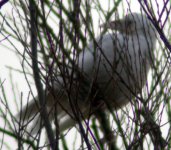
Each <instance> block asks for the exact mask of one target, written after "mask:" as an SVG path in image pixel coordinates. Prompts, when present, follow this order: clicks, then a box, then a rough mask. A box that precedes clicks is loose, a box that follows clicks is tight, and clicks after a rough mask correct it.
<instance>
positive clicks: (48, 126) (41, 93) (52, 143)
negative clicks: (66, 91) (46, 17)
mask: <svg viewBox="0 0 171 150" xmlns="http://www.w3.org/2000/svg"><path fill="white" fill-rule="evenodd" d="M29 6H30V7H29V8H30V25H31V29H30V34H31V50H32V67H33V75H34V80H35V84H36V88H37V92H38V100H39V104H40V108H41V111H40V115H41V117H42V119H43V122H44V125H45V128H46V132H47V135H48V140H49V143H50V147H51V148H52V150H55V149H56V145H55V138H54V135H53V130H52V127H51V124H50V121H49V118H48V113H47V109H46V105H45V93H44V91H43V86H42V83H41V80H40V74H39V71H40V70H39V68H38V61H37V33H36V32H37V23H36V8H35V4H34V2H33V0H29Z"/></svg>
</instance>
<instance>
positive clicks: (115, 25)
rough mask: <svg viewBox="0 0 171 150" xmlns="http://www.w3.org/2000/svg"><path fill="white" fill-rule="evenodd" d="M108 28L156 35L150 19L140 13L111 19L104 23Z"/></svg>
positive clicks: (128, 32) (127, 32)
mask: <svg viewBox="0 0 171 150" xmlns="http://www.w3.org/2000/svg"><path fill="white" fill-rule="evenodd" d="M102 27H106V28H107V29H112V30H116V31H119V32H121V33H125V34H137V33H145V32H146V34H147V35H148V34H151V35H152V36H153V34H154V35H155V30H154V28H153V26H152V24H151V22H150V21H149V19H148V18H147V17H146V16H145V15H143V14H140V13H130V14H128V15H126V16H125V17H124V18H123V19H119V20H114V21H110V22H108V23H105V24H103V25H102Z"/></svg>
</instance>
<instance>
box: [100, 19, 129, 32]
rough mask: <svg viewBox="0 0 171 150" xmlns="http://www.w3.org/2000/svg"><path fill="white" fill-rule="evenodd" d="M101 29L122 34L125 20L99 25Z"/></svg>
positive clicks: (124, 28)
mask: <svg viewBox="0 0 171 150" xmlns="http://www.w3.org/2000/svg"><path fill="white" fill-rule="evenodd" d="M100 27H102V28H106V29H111V30H117V31H120V32H124V31H125V30H126V24H125V20H122V19H120V20H115V21H109V22H108V23H104V24H102V25H100Z"/></svg>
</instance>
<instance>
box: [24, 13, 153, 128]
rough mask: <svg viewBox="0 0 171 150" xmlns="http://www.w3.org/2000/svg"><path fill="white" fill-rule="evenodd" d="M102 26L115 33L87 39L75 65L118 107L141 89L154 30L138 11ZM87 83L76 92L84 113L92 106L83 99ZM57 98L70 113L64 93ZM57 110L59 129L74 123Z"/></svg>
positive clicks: (105, 99)
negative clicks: (90, 39) (91, 39)
mask: <svg viewBox="0 0 171 150" xmlns="http://www.w3.org/2000/svg"><path fill="white" fill-rule="evenodd" d="M103 27H107V28H111V29H113V30H116V31H117V33H116V32H113V33H109V34H106V35H103V36H100V37H99V38H97V39H96V41H95V42H94V41H92V42H90V44H89V45H88V46H87V48H86V49H85V50H83V52H81V54H80V55H79V58H78V67H79V70H80V72H82V73H83V74H84V75H85V76H86V78H87V79H88V81H89V82H90V83H91V82H92V83H93V82H95V84H96V85H98V88H99V89H100V94H102V95H103V98H102V99H103V101H104V102H105V103H107V104H109V105H110V106H111V107H112V108H114V109H118V108H120V107H122V106H124V105H125V104H127V103H128V102H129V101H130V100H131V98H132V97H133V96H137V94H138V93H140V92H141V90H142V88H143V86H144V84H145V82H146V80H147V74H148V71H149V69H150V66H151V62H152V58H153V54H154V52H153V51H154V49H155V42H156V33H155V31H154V29H153V28H152V26H151V24H150V22H149V21H148V19H147V18H146V16H144V15H142V14H137V13H132V14H129V15H127V16H126V17H125V18H123V19H122V20H117V21H114V22H109V23H107V24H104V25H103ZM80 82H82V80H80ZM90 85H91V84H88V86H87V85H86V84H84V83H80V86H81V87H79V88H80V89H87V90H85V92H84V94H83V92H80V93H78V94H79V95H80V96H78V97H79V98H80V99H78V105H79V107H80V110H81V111H82V113H83V114H84V115H85V117H87V115H88V112H89V109H90V107H91V102H90V101H88V102H87V101H86V100H85V99H86V97H87V95H88V94H89V89H90ZM86 86H87V87H86ZM73 88H74V87H73ZM59 90H61V87H59V85H56V91H57V92H59ZM72 96H73V95H72ZM51 99H52V96H50V95H49V96H47V103H48V106H49V108H51V107H52V106H53V103H50V102H51ZM60 102H61V103H62V104H63V105H64V107H66V108H67V110H68V111H69V113H71V114H72V110H71V108H70V106H69V103H67V102H68V100H67V96H66V95H64V96H63V97H62V98H61V101H60ZM32 105H33V103H32ZM32 105H30V106H32ZM49 110H50V109H49ZM58 110H59V112H58V114H62V115H61V116H62V121H61V117H60V118H59V119H60V120H59V121H60V122H59V123H60V129H61V130H65V129H66V128H68V127H70V126H72V125H74V124H75V121H73V120H72V119H71V118H70V117H69V116H68V117H67V119H65V113H64V111H63V110H62V109H58ZM24 111H25V110H24ZM24 111H22V112H24ZM35 112H36V110H35ZM63 114H64V115H63Z"/></svg>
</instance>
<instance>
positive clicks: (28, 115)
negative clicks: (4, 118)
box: [15, 94, 76, 134]
mask: <svg viewBox="0 0 171 150" xmlns="http://www.w3.org/2000/svg"><path fill="white" fill-rule="evenodd" d="M46 99H47V104H46V106H47V111H48V114H49V120H50V121H52V120H53V119H54V118H55V116H54V114H55V113H54V111H55V109H54V105H55V100H54V97H53V96H52V95H51V94H47V96H46ZM60 102H61V104H62V106H63V107H64V109H63V108H62V107H58V108H57V110H58V111H57V113H56V114H58V116H57V118H58V121H59V130H60V132H63V131H65V130H66V129H68V128H70V127H73V126H74V125H75V124H76V122H75V120H74V119H72V118H71V117H70V116H69V115H68V114H67V113H71V109H70V106H69V102H68V100H67V97H66V96H65V95H64V96H61V98H60ZM40 111H41V108H40V106H39V103H38V101H37V98H35V99H34V100H31V101H30V102H28V103H27V105H25V106H24V107H23V108H22V109H21V111H20V112H19V113H18V114H17V115H16V116H15V117H16V119H17V124H18V123H20V124H21V122H22V124H23V123H24V125H27V124H28V125H29V124H30V125H29V133H31V134H36V133H38V131H39V129H41V128H42V127H43V122H42V119H41V117H40ZM66 111H67V112H66Z"/></svg>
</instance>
